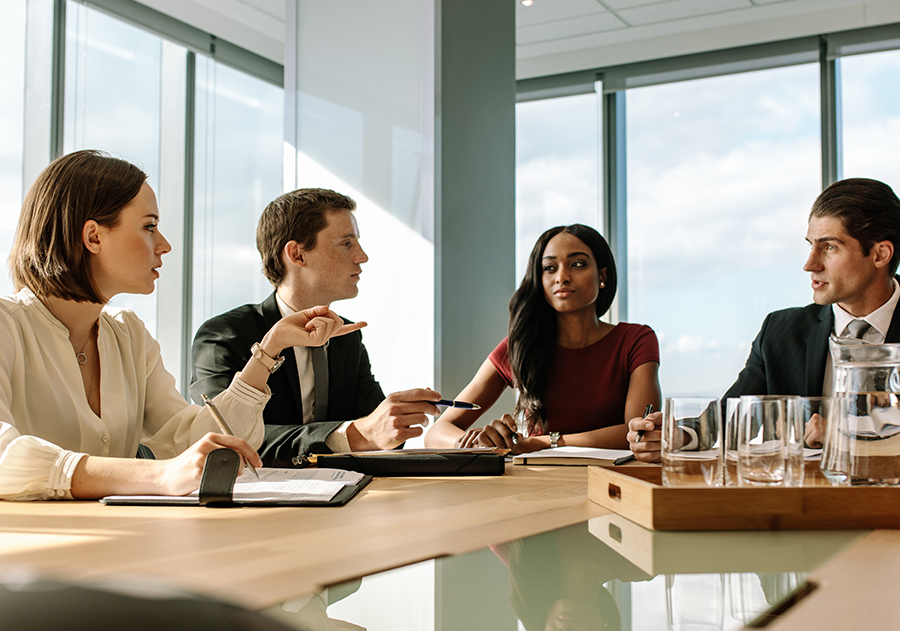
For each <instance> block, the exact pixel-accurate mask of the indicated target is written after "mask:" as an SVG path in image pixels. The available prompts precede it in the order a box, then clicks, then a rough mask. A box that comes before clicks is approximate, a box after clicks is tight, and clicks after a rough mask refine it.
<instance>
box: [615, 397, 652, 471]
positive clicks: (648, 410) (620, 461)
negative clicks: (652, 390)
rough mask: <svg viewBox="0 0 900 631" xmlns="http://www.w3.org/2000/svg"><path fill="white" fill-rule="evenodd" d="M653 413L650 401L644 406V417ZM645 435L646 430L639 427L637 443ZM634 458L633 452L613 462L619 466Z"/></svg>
mask: <svg viewBox="0 0 900 631" xmlns="http://www.w3.org/2000/svg"><path fill="white" fill-rule="evenodd" d="M652 413H653V404H652V403H649V404H647V407H645V408H644V418H647V417H648V416H650V414H652ZM643 437H644V430H642V429H639V430H638V432H637V440H635V441H634V443H635V444H637V443H639V442H641V439H642V438H643ZM632 460H634V454H633V453H631V454H628V455H627V456H622V457H621V458H618V459H616V460H615V462H613V464H614V465H616V466H617V467H618V466H619V465H623V464H625V463H626V462H631V461H632Z"/></svg>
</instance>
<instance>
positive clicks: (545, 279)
mask: <svg viewBox="0 0 900 631" xmlns="http://www.w3.org/2000/svg"><path fill="white" fill-rule="evenodd" d="M541 265H542V270H543V271H542V274H541V281H542V284H543V286H544V298H545V299H546V300H547V303H548V304H549V305H550V306H551V307H553V309H554V310H556V311H557V312H559V313H570V312H574V311H579V310H581V309H586V308H590V309H594V303H595V302H597V296H599V295H600V283H601V282H606V268H603V269H602V270H598V269H597V261H596V260H595V259H594V253H593V252H591V249H590V248H589V247H588V246H586V245H585V244H584V242H583V241H582V240H581V239H579V238H578V237H576V236H574V235H571V234H569V233H568V232H560V233H559V234H558V235H556V236H555V237H553V238H552V239H550V241H549V242H548V243H547V247H546V248H544V256H543V258H542V259H541Z"/></svg>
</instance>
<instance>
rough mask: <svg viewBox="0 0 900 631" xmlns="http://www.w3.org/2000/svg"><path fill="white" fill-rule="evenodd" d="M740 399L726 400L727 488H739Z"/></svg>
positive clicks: (725, 453) (725, 452)
mask: <svg viewBox="0 0 900 631" xmlns="http://www.w3.org/2000/svg"><path fill="white" fill-rule="evenodd" d="M740 404H741V399H740V397H729V398H728V399H726V400H725V423H724V425H725V433H724V436H725V439H724V442H725V448H724V454H723V456H724V463H725V486H737V484H738V474H737V461H738V425H739V424H740V423H739V421H740V410H741V408H740Z"/></svg>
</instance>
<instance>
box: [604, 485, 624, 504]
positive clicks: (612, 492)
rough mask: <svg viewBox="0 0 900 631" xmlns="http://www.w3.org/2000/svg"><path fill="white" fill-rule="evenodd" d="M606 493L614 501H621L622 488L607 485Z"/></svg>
mask: <svg viewBox="0 0 900 631" xmlns="http://www.w3.org/2000/svg"><path fill="white" fill-rule="evenodd" d="M607 491H608V492H609V496H610V498H612V499H614V500H616V501H617V502H621V501H622V487H620V486H619V485H618V484H613V483H612V482H610V483H608V485H607Z"/></svg>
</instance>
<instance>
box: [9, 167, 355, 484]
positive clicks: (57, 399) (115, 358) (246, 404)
mask: <svg viewBox="0 0 900 631" xmlns="http://www.w3.org/2000/svg"><path fill="white" fill-rule="evenodd" d="M146 179H147V176H146V174H144V173H143V172H142V171H141V170H140V169H138V168H137V167H135V166H134V165H132V164H129V163H128V162H125V161H123V160H118V159H116V158H112V157H109V156H107V155H105V154H102V153H100V152H96V151H78V152H75V153H72V154H69V155H66V156H63V157H62V158H59V159H58V160H56V161H54V162H53V163H52V164H51V165H50V166H48V167H47V168H46V169H45V170H44V171H43V172H42V173H41V175H40V176H39V177H38V179H37V181H36V182H35V183H34V185H33V186H32V187H31V190H30V191H29V192H28V195H27V196H26V198H25V203H24V205H23V208H22V214H21V216H20V219H19V225H18V228H17V231H16V238H15V243H14V246H13V250H12V253H11V254H10V259H9V261H10V269H11V274H12V278H13V281H14V283H15V286H16V290H17V292H18V293H16V295H15V296H11V297H7V298H0V499H56V498H76V499H79V498H81V499H86V498H96V497H102V496H104V495H112V494H164V495H180V494H185V493H189V492H191V491H193V490H196V489H197V488H198V486H199V482H200V475H201V473H202V469H203V464H204V461H205V458H206V455H207V454H208V453H209V452H210V451H212V450H214V449H218V448H222V447H225V448H230V449H234V450H236V451H238V452H239V453H240V454H241V455H242V456H243V458H244V459H246V460H247V461H248V462H249V463H251V464H253V465H256V466H260V465H261V463H260V461H259V457H258V456H257V454H256V451H255V448H256V447H258V446H259V445H260V444H261V442H262V439H263V423H262V410H263V407H264V406H265V404H266V401H267V400H268V398H269V393H268V388H267V387H266V380H267V379H268V376H269V374H270V371H271V370H272V366H273V365H274V364H273V363H272V362H273V361H274V359H275V358H276V356H277V355H279V354H280V352H281V351H282V349H284V348H287V347H289V346H318V345H321V344H324V343H325V342H326V341H327V340H328V339H329V338H330V337H332V336H333V335H340V334H343V333H347V332H349V331H351V330H355V329H357V328H360V327H359V325H348V326H345V325H344V324H343V322H342V321H341V320H340V318H338V317H337V316H336V315H335V314H334V313H332V312H330V311H329V310H328V309H327V308H325V307H316V308H314V309H309V310H307V311H305V312H301V313H297V314H294V315H293V316H291V317H289V318H284V319H282V320H281V321H280V322H279V323H278V324H276V325H275V326H274V327H272V329H271V330H270V331H269V332H268V333H267V334H266V336H265V337H264V338H263V340H262V342H261V343H260V344H259V345H258V347H257V346H255V347H254V356H253V358H251V360H250V361H249V362H248V363H247V365H246V366H245V368H244V370H243V371H242V372H241V373H240V374H239V375H237V376H236V377H235V379H234V381H233V382H232V383H231V385H230V386H229V387H228V389H227V390H225V391H224V392H222V393H221V394H219V395H218V396H217V397H216V398H215V402H216V405H217V406H218V407H219V409H220V410H221V412H222V413H223V415H224V416H225V417H226V418H227V419H228V421H229V423H230V424H231V426H232V428H233V429H234V431H235V434H236V436H225V435H222V434H218V433H213V432H216V431H218V430H217V426H216V425H215V423H214V421H213V419H212V417H211V416H210V415H209V412H208V411H207V410H206V409H201V408H200V407H198V406H196V405H189V404H188V403H187V402H186V401H185V400H184V398H183V397H182V396H181V395H180V394H179V393H178V391H177V390H176V389H175V379H174V378H173V377H172V375H170V374H169V373H168V372H167V371H166V369H165V367H164V366H163V362H162V358H161V356H160V350H159V344H158V343H157V342H156V340H154V339H153V337H152V336H151V335H150V333H149V332H148V331H147V329H146V328H145V327H144V325H143V323H142V322H141V321H140V319H139V318H138V317H137V316H136V315H135V314H134V313H133V312H131V311H129V310H127V309H116V308H113V307H109V306H108V305H107V304H106V303H107V302H108V301H109V300H110V299H111V298H112V297H113V296H115V295H117V294H120V293H141V294H149V293H151V292H152V291H153V289H154V282H155V281H156V279H157V278H159V268H160V267H161V266H162V256H163V254H166V253H167V252H169V251H170V250H171V247H170V245H169V242H168V241H166V239H165V237H163V236H162V234H161V233H160V232H159V229H158V225H157V224H158V222H159V214H160V213H159V209H158V208H157V203H156V196H155V195H154V193H153V190H152V189H151V188H150V186H149V185H148V184H147V182H146ZM362 324H363V325H364V323H362ZM139 444H144V445H146V446H147V447H149V448H150V449H151V450H152V451H153V452H154V454H155V455H156V457H157V458H159V460H138V459H135V458H134V455H135V453H136V452H137V449H138V445H139Z"/></svg>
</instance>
